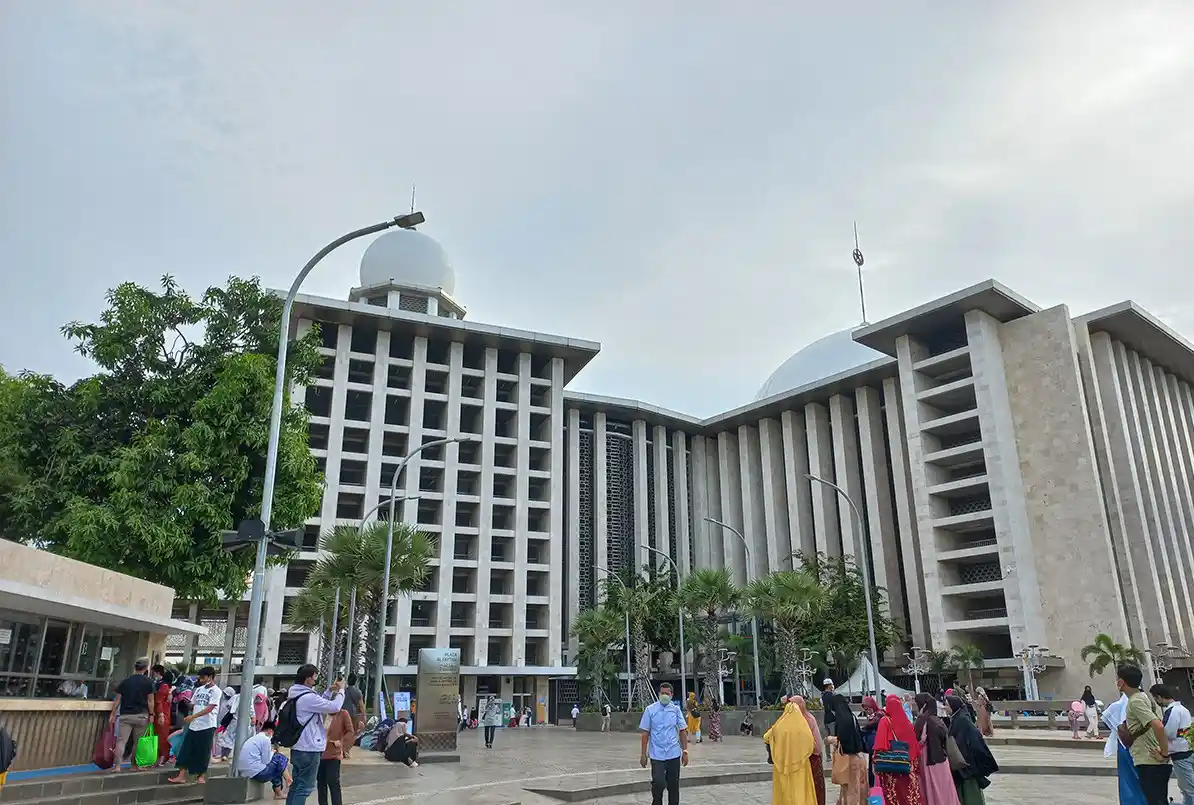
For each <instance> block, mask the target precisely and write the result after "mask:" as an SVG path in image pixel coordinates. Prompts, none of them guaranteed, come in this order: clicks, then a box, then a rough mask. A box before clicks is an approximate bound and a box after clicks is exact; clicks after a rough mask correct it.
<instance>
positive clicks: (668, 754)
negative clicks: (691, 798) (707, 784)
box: [638, 682, 688, 805]
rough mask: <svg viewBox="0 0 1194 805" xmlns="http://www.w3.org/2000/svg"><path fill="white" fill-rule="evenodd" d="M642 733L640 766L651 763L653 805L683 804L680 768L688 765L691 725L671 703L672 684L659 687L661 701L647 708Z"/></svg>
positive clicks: (640, 724)
mask: <svg viewBox="0 0 1194 805" xmlns="http://www.w3.org/2000/svg"><path fill="white" fill-rule="evenodd" d="M638 728H639V730H640V731H641V732H642V752H641V754H640V756H639V765H640V766H642V767H643V768H644V769H645V768H647V761H648V760H650V761H651V805H663V792H664V789H667V803H668V805H680V767H681V766H687V765H688V725H687V724H686V723H685V722H684V714H683V713H682V712H680V707H679V705H677V704H674V703H673V702H672V686H671V683H668V682H664V683H663V684H662V685H660V686H659V701H656V702H652V703H651V704H649V705H647V709H646V710H644V711H643V717H642V718H641V719H640V720H639V722H638Z"/></svg>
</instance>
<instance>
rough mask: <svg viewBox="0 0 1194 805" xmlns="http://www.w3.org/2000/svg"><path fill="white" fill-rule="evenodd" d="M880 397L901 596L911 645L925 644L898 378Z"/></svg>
mask: <svg viewBox="0 0 1194 805" xmlns="http://www.w3.org/2000/svg"><path fill="white" fill-rule="evenodd" d="M883 400H884V405H885V409H886V415H887V435H888V448H889V450H890V453H889V457H890V460H891V465H890V466H891V478H892V485H893V486H894V487H895V499H894V503H895V516H896V525H897V528H898V538H897V545H898V550H899V552H900V555H901V556H903V558H904V577H905V579H907V581H908V585H907V587H906V588H905V590H904V593H905V598H904V600H905V601H906V602H907V605H908V609H907V620H908V634H909V636H910V637H911V639H912V642H913V645H916V646H921V647H927V646H929V645H931V643H930V640H929V627H928V617H927V615H926V612H925V600H924V587H923V586H922V585H921V583H920V581H919V580H920V579H921V578H922V575H923V573H922V570H921V565H920V531H919V528H918V525H919V524H918V523H917V521H916V517H915V512H916V501H915V500H914V499H913V497H912V480H911V478H910V475H909V471H908V438H907V434H906V433H905V430H904V409H903V405H902V404H901V402H900V384H899V380H898V378H895V377H889V378H886V379H885V380H884V381H883ZM930 537H931V533H930ZM889 575H890V573H889Z"/></svg>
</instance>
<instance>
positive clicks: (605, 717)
mask: <svg viewBox="0 0 1194 805" xmlns="http://www.w3.org/2000/svg"><path fill="white" fill-rule="evenodd" d="M613 713H614V709H613V708H612V707H610V706H609V702H604V703H602V705H601V731H602V732H609V722H610V719H611V718H612V716H613Z"/></svg>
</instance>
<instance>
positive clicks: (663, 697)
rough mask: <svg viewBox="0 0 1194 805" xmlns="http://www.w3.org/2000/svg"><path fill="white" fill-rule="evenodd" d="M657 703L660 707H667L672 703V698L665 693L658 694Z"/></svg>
mask: <svg viewBox="0 0 1194 805" xmlns="http://www.w3.org/2000/svg"><path fill="white" fill-rule="evenodd" d="M659 703H660V704H662V705H669V704H671V703H672V697H671V696H668V695H667V694H666V693H661V694H659Z"/></svg>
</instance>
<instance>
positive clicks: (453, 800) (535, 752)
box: [343, 727, 1176, 805]
mask: <svg viewBox="0 0 1194 805" xmlns="http://www.w3.org/2000/svg"><path fill="white" fill-rule="evenodd" d="M460 746H461V748H460V756H461V757H460V762H459V763H444V764H438V763H437V764H432V763H425V764H423V765H421V766H420V767H419V768H417V769H407V768H405V767H401V766H398V765H397V764H390V763H386V762H385V761H384V760H382V759H381V757H380V756H379V755H377V754H376V753H370V752H362V751H361V750H359V749H358V750H356V752H355V753H354V755H353V758H352V760H350V761H348V762H347V763H346V764H345V767H344V770H343V778H344V784H345V785H346V786H348V787H347V788H345V791H344V795H345V796H344V801H345V803H346V805H388V804H389V803H405V802H408V801H409V802H410V803H411V805H457V804H458V803H471V804H473V805H506V804H507V803H513V802H521V803H523V804H524V805H558V804H559V802H560V801H561V799H559V798H557V797H553V796H547V795H544V794H542V793H533V792H531V791H528V790H527V789H536V790H537V791H544V790H554V789H576V788H579V787H584V786H589V785H609V784H618V783H624V782H629V781H637V780H644V781H645V780H646V779H647V773H646V772H645V771H644V770H642V769H640V768H639V766H638V754H639V738H638V735H637V734H632V733H615V734H605V735H603V734H601V733H592V732H574V731H573V730H572V729H570V728H567V727H541V728H533V729H510V730H500V731H499V732H498V735H497V741H496V745H495V747H494V748H493V749H492V750H486V749H485V748H484V746H483V745H482V742H481V734H480V733H479V732H475V731H469V732H466V733H464V734H463V735H462V736H461V744H460ZM993 751H994V752H995V755H996V757H997V758H998V760H999V761H1000V763H1001V764H1003V765H1004V766H1007V767H1018V768H1025V767H1034V768H1038V769H1040V770H1041V771H1046V770H1048V769H1049V768H1058V767H1060V768H1063V769H1066V770H1068V771H1069V774H1068V775H1066V776H1053V775H1046V774H1000V775H997V776H996V777H995V778H994V780H993V783H992V786H991V788H990V789H988V797H987V801H988V803H991V805H1012V804H1013V803H1024V805H1034V803H1042V805H1043V804H1044V803H1048V805H1078V804H1079V803H1082V805H1103V804H1104V803H1113V802H1115V801H1116V800H1117V799H1118V797H1117V788H1116V780H1115V778H1114V777H1113V776H1092V775H1093V774H1096V773H1099V772H1101V773H1102V774H1109V773H1112V770H1113V768H1114V763H1113V762H1112V761H1111V760H1108V759H1106V758H1104V757H1103V755H1102V753H1101V752H1096V751H1092V750H1091V749H1090V748H1085V749H1079V748H1072V749H1071V748H1054V747H1038V746H994V747H993ZM766 768H767V767H766V752H765V750H764V748H763V744H762V741H761V740H760V739H758V738H754V739H749V738H738V737H728V738H727V739H726V740H725V742H724V743H721V744H710V743H704V744H696V745H693V747H692V751H691V753H690V764H689V768H688V770H687V771H686V772H685V774H686V775H691V776H700V775H705V774H709V773H712V772H721V771H727V772H734V771H740V772H758V771H760V770H765V769H766ZM1083 769H1086V770H1088V773H1086V774H1081V770H1083ZM1075 772H1078V773H1075ZM828 788H829V791H830V802H834V801H835V800H836V786H833V785H830V786H828ZM1174 791H1175V793H1176V788H1175V789H1174ZM770 796H771V794H770V783H767V782H759V783H754V782H748V783H742V784H736V785H720V786H707V787H690V788H685V789H684V790H683V792H682V793H681V800H682V801H683V802H684V803H685V805H712V803H713V802H714V801H715V800H714V799H713V798H714V797H717V798H718V799H717V801H718V802H725V801H727V797H728V798H729V801H750V802H760V803H761V802H769V801H770ZM589 801H590V802H595V803H600V805H639V803H649V802H650V795H649V794H647V793H645V792H642V793H637V792H636V793H628V794H624V795H620V796H609V797H605V798H601V799H593V800H589Z"/></svg>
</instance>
